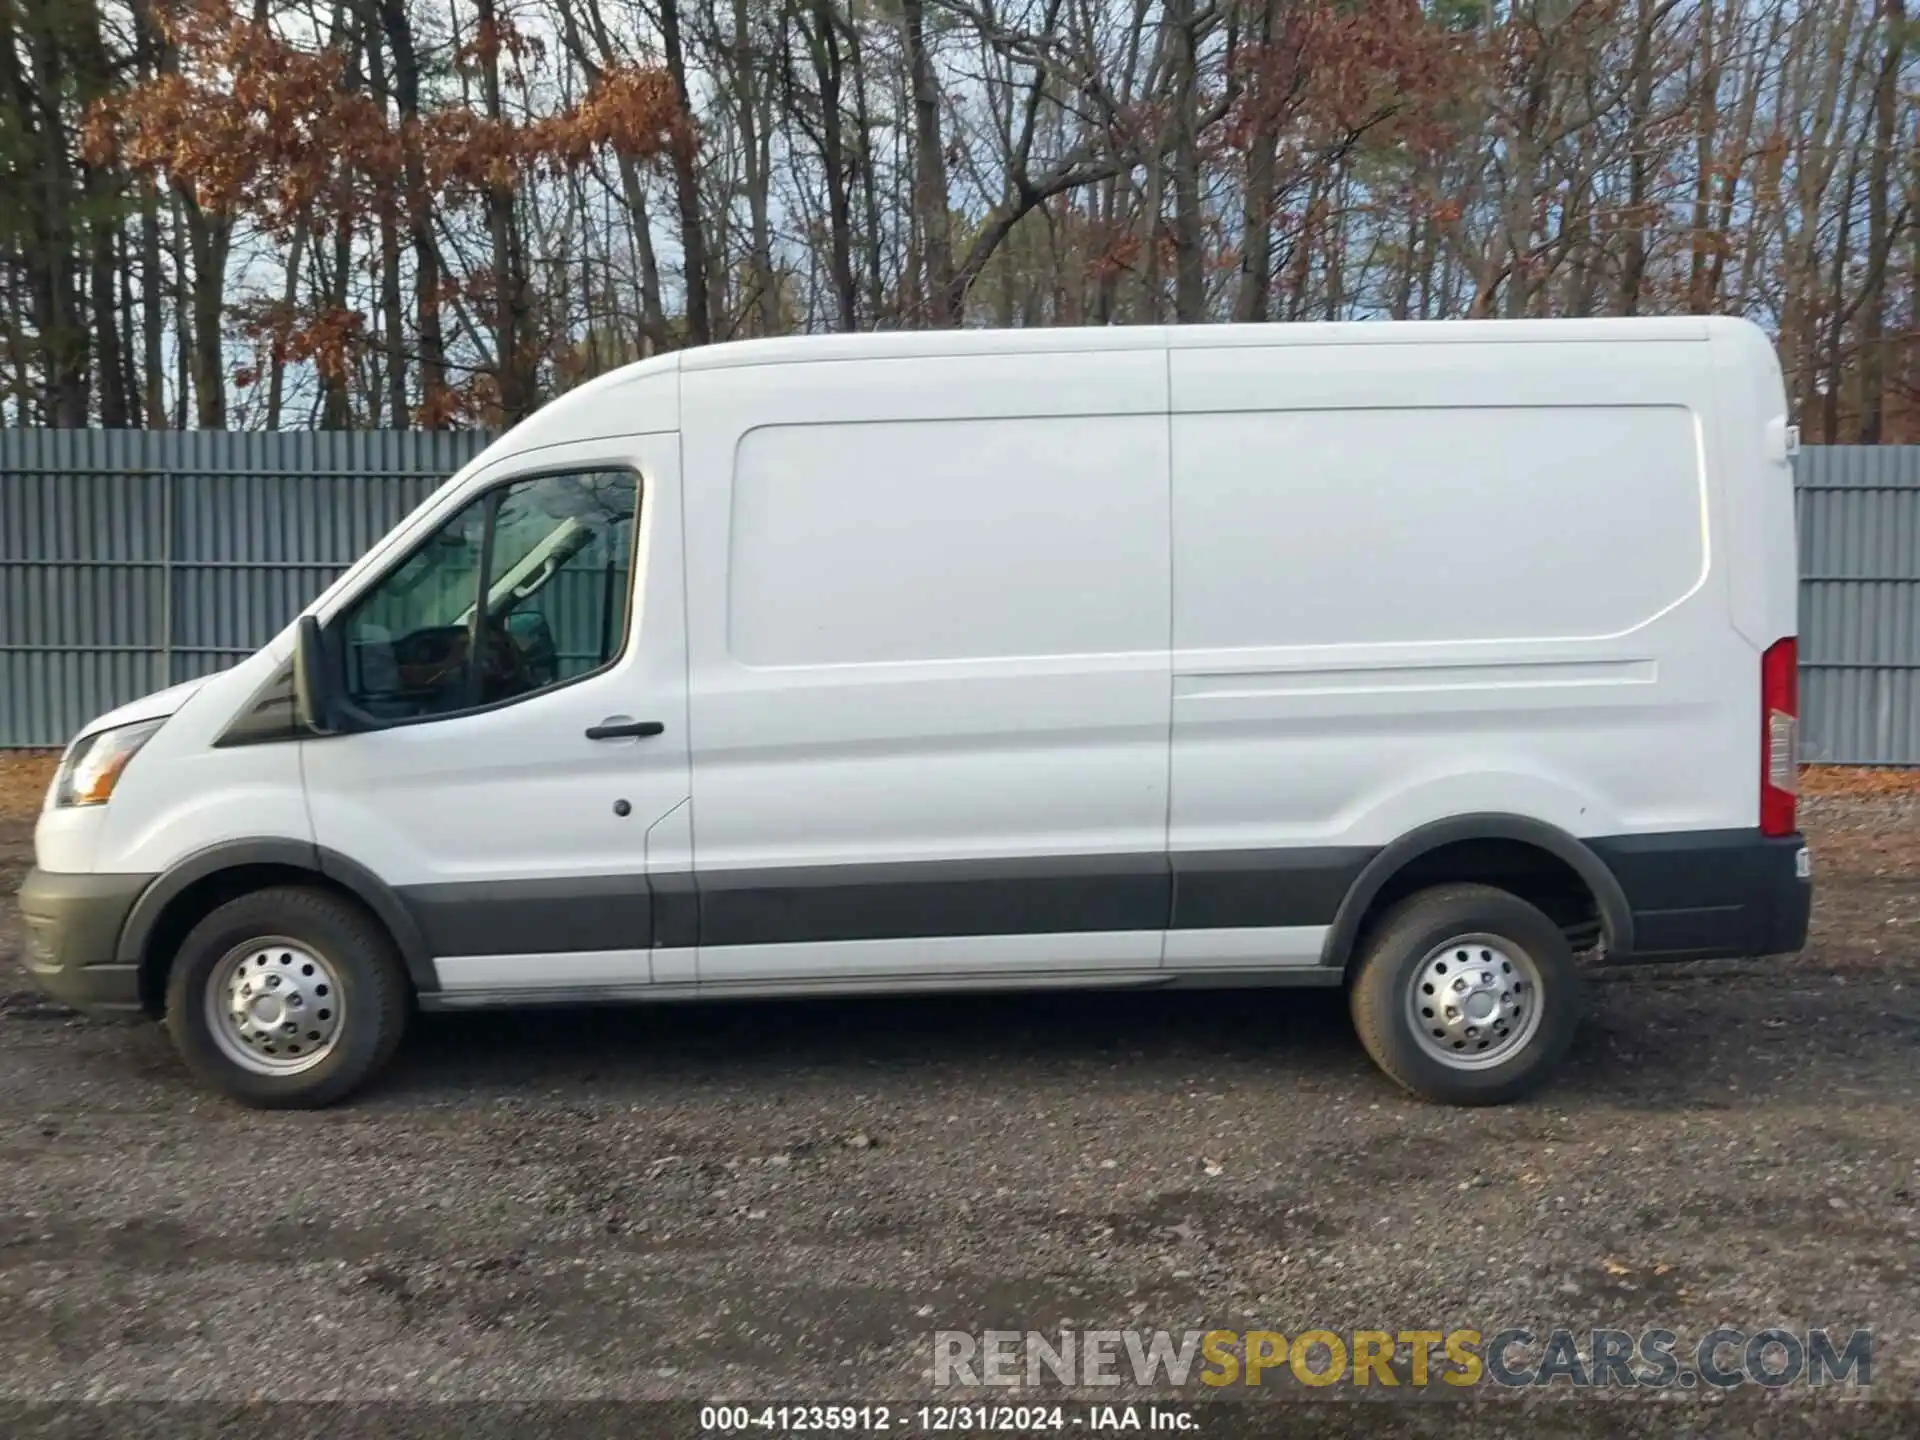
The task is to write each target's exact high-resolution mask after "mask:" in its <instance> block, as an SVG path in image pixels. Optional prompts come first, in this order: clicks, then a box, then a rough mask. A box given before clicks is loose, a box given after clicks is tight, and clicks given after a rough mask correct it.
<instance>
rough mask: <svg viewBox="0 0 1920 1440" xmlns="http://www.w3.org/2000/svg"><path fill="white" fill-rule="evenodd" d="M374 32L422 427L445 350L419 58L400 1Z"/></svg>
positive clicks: (441, 415) (435, 424) (388, 2)
mask: <svg viewBox="0 0 1920 1440" xmlns="http://www.w3.org/2000/svg"><path fill="white" fill-rule="evenodd" d="M379 4H380V29H381V31H382V32H383V33H384V34H385V35H386V37H387V47H388V48H389V49H390V50H391V51H392V52H393V99H394V103H395V104H396V105H397V106H398V107H399V109H400V131H401V144H402V147H403V150H404V155H405V158H404V160H403V166H404V174H405V182H404V184H405V193H404V196H403V199H404V201H405V204H406V208H407V233H408V237H409V240H410V242H411V244H412V247H413V328H414V341H415V343H416V344H417V345H418V347H419V360H420V410H421V413H422V415H423V417H424V423H425V424H427V425H428V426H429V427H430V428H432V429H436V430H437V429H441V428H443V427H444V426H445V425H446V423H447V420H446V414H445V409H446V406H445V397H446V393H447V351H446V341H445V339H444V332H443V330H442V328H441V324H440V251H439V249H438V247H437V246H436V245H435V244H434V240H433V197H432V195H430V194H429V193H428V190H427V178H426V167H425V165H424V164H423V163H422V158H421V154H420V146H421V139H420V57H419V54H418V52H417V51H416V50H415V48H414V44H413V23H412V21H411V20H409V19H408V17H407V6H406V0H379Z"/></svg>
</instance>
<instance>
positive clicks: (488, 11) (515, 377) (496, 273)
mask: <svg viewBox="0 0 1920 1440" xmlns="http://www.w3.org/2000/svg"><path fill="white" fill-rule="evenodd" d="M474 9H475V14H476V17H477V19H478V21H479V32H480V33H479V37H478V48H479V53H480V62H481V63H480V90H481V103H482V104H483V105H484V106H485V108H486V115H487V118H488V119H489V120H490V121H492V122H493V123H494V124H495V125H496V126H504V125H505V124H506V109H505V104H504V97H503V95H502V92H501V88H500V37H499V25H500V21H499V16H498V14H497V12H496V10H495V8H494V0H475V4H474ZM482 208H483V209H484V210H485V212H486V222H487V241H488V245H489V248H490V250H491V254H492V262H493V297H492V298H493V305H492V309H493V354H494V384H495V386H496V387H497V388H496V394H497V396H498V403H499V407H500V419H501V422H502V423H503V424H507V425H514V424H517V423H519V422H520V421H521V420H524V419H526V417H527V416H529V415H531V414H532V413H533V409H534V404H535V399H534V393H533V391H534V386H533V377H532V375H531V374H530V373H529V369H530V366H531V363H532V356H531V343H530V342H531V337H530V336H529V335H528V334H527V312H528V308H529V303H528V295H527V274H526V265H525V261H524V255H523V253H522V250H521V245H520V237H519V233H518V229H517V227H516V225H515V223H514V222H515V216H514V187H513V183H512V182H511V181H495V182H492V183H489V184H488V185H487V186H486V187H485V190H484V193H483V197H482Z"/></svg>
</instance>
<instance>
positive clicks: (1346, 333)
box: [642, 315, 1710, 370]
mask: <svg viewBox="0 0 1920 1440" xmlns="http://www.w3.org/2000/svg"><path fill="white" fill-rule="evenodd" d="M1709 325H1710V322H1709V321H1708V320H1707V319H1706V318H1705V317H1702V316H1695V315H1682V316H1661V317H1654V318H1639V317H1634V318H1602V319H1588V320H1345V321H1331V322H1326V321H1306V322H1297V323H1292V324H1278V325H1103V326H1096V325H1082V326H1058V327H1051V328H1044V329H1039V328H1036V329H1030V330H882V331H870V332H864V333H860V334H851V335H788V336H779V337H776V338H772V339H765V340H735V341H729V342H727V343H725V344H720V345H706V346H701V347H699V348H697V349H692V350H682V351H679V352H678V355H679V361H680V368H681V369H682V370H729V369H733V368H735V367H738V366H744V365H789V364H796V363H800V362H813V361H830V360H868V359H882V358H905V357H934V356H946V355H956V356H957V355H1023V354H1025V355H1031V354H1063V353H1074V352H1085V351H1092V350H1154V349H1174V350H1209V349H1227V348H1234V347H1240V346H1276V345H1409V344H1421V345H1431V344H1457V343H1462V342H1471V343H1474V344H1482V345H1484V344H1495V343H1509V344H1511V343H1520V344H1525V343H1528V342H1541V341H1557V342H1562V343H1564V342H1568V341H1586V342H1591V341H1607V340H1620V341H1625V340H1632V341H1638V342H1642V343H1644V342H1647V341H1654V340H1704V339H1706V338H1707V336H1708V334H1709ZM662 358H665V357H662ZM642 363H650V362H642Z"/></svg>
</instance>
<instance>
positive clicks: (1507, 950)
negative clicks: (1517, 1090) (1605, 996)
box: [1407, 934, 1541, 1070]
mask: <svg viewBox="0 0 1920 1440" xmlns="http://www.w3.org/2000/svg"><path fill="white" fill-rule="evenodd" d="M1540 1001H1541V993H1540V971H1539V969H1538V967H1536V966H1535V965H1534V963H1533V957H1532V956H1530V955H1528V954H1527V952H1526V951H1524V950H1522V949H1521V948H1520V947H1519V946H1518V945H1515V944H1514V943H1513V942H1512V941H1511V940H1503V939H1501V938H1500V937H1499V936H1498V935H1481V934H1473V935H1457V936H1455V937H1454V938H1453V939H1451V940H1449V941H1447V942H1446V944H1444V945H1436V946H1434V947H1433V949H1431V950H1429V951H1428V952H1427V955H1426V958H1425V959H1423V960H1422V961H1421V962H1420V963H1419V964H1418V965H1417V966H1415V967H1414V971H1413V979H1412V980H1411V982H1409V984H1408V986H1407V1023H1408V1024H1409V1025H1410V1026H1411V1027H1412V1028H1413V1038H1414V1039H1415V1041H1417V1042H1418V1044H1419V1046H1420V1049H1421V1051H1422V1053H1424V1054H1425V1055H1426V1056H1427V1057H1428V1058H1429V1059H1432V1060H1437V1061H1439V1062H1440V1063H1441V1064H1442V1065H1445V1066H1446V1067H1447V1068H1448V1069H1450V1070H1486V1069H1490V1068H1492V1067H1493V1066H1495V1065H1500V1064H1503V1063H1505V1062H1506V1061H1508V1060H1511V1059H1512V1058H1513V1057H1514V1056H1515V1055H1517V1054H1518V1053H1519V1052H1520V1051H1522V1050H1524V1049H1525V1048H1526V1047H1527V1045H1528V1043H1529V1042H1530V1041H1531V1040H1532V1039H1533V1037H1534V1034H1535V1032H1537V1031H1538V1030H1539V1028H1540Z"/></svg>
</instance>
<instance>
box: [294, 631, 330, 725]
mask: <svg viewBox="0 0 1920 1440" xmlns="http://www.w3.org/2000/svg"><path fill="white" fill-rule="evenodd" d="M293 713H294V715H295V717H296V718H297V719H298V720H299V722H300V726H301V728H302V729H303V730H306V731H308V732H309V733H310V734H314V735H326V734H330V733H332V730H333V725H332V723H331V721H332V717H333V704H332V696H331V695H330V694H329V693H328V685H327V647H326V642H325V641H324V640H323V639H321V637H320V621H319V619H318V618H317V617H315V616H312V615H302V616H301V617H300V619H299V622H298V623H297V624H296V625H295V627H294V632H293Z"/></svg>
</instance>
